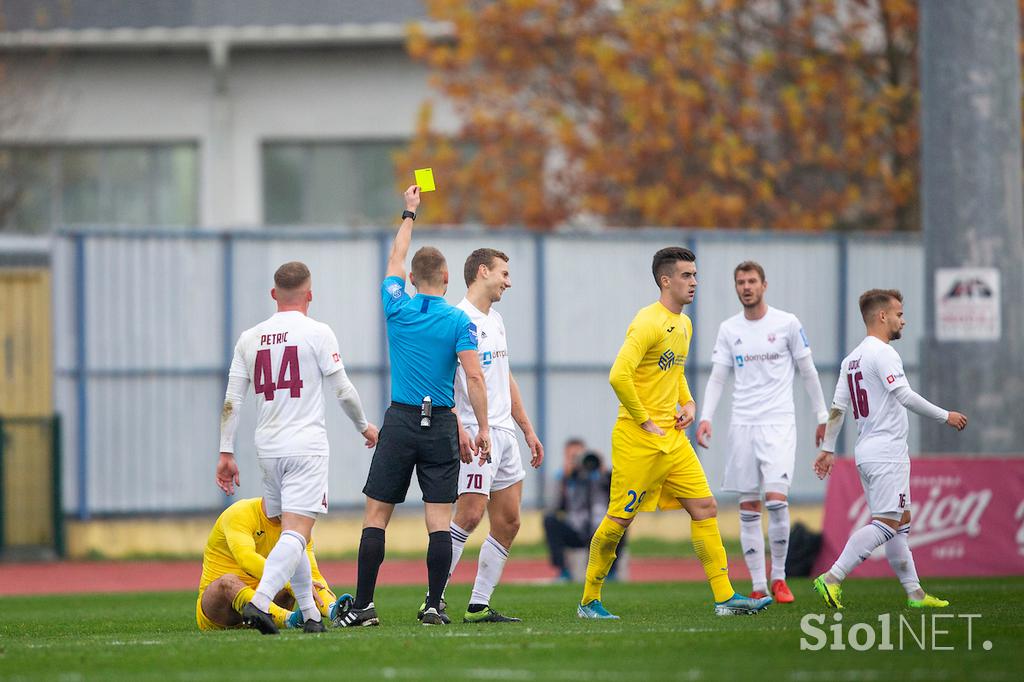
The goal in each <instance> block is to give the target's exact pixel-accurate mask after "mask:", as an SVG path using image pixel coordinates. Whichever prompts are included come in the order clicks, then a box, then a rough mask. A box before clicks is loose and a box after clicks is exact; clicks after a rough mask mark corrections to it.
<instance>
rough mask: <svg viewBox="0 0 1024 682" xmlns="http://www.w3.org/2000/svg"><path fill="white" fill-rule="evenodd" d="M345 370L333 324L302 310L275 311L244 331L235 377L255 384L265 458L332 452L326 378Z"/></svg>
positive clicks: (235, 361) (258, 429)
mask: <svg viewBox="0 0 1024 682" xmlns="http://www.w3.org/2000/svg"><path fill="white" fill-rule="evenodd" d="M343 368H344V365H343V364H342V361H341V354H340V352H339V351H338V339H337V338H336V337H335V336H334V332H333V331H331V328H330V327H328V326H327V325H326V324H324V323H323V322H317V321H316V320H314V319H312V318H311V317H307V316H306V315H303V314H302V313H300V312H298V311H288V312H282V313H276V314H275V315H273V316H272V317H270V318H269V319H267V320H264V321H263V322H260V323H259V324H258V325H256V326H255V327H253V328H251V329H247V330H246V331H244V332H242V335H241V336H240V337H239V338H238V343H237V344H236V345H235V356H234V359H233V360H232V361H231V371H230V376H233V377H240V378H245V379H249V381H250V382H252V387H253V390H254V391H255V394H256V403H257V406H258V413H257V418H256V451H257V453H258V455H259V456H260V457H286V456H289V455H322V456H324V457H326V456H328V455H329V454H330V449H329V446H328V444H327V427H326V424H325V422H324V398H323V391H322V386H323V378H324V377H325V376H330V375H331V374H334V373H335V372H338V371H340V370H341V369H343Z"/></svg>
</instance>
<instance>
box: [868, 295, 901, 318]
mask: <svg viewBox="0 0 1024 682" xmlns="http://www.w3.org/2000/svg"><path fill="white" fill-rule="evenodd" d="M894 300H895V301H899V302H900V303H903V294H901V293H900V290H899V289H868V290H867V291H865V292H864V293H863V294H861V295H860V316H861V317H863V318H864V322H865V324H866V323H867V322H868V319H869V318H870V317H872V316H873V315H874V314H875V313H877V312H878V311H879V310H881V309H882V308H886V307H888V306H889V304H890V303H891V302H892V301H894Z"/></svg>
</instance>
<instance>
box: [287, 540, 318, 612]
mask: <svg viewBox="0 0 1024 682" xmlns="http://www.w3.org/2000/svg"><path fill="white" fill-rule="evenodd" d="M291 583H292V592H293V593H294V594H295V603H296V604H298V606H299V610H301V611H302V618H303V620H320V608H319V607H317V605H316V600H315V599H313V573H312V570H311V568H310V565H309V555H308V554H306V550H305V548H303V550H302V554H300V555H299V562H298V563H297V564H296V565H295V572H294V573H292V580H291Z"/></svg>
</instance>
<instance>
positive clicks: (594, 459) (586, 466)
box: [580, 450, 601, 473]
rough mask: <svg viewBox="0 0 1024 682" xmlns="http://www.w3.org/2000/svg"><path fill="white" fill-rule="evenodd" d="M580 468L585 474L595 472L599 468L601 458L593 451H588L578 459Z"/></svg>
mask: <svg viewBox="0 0 1024 682" xmlns="http://www.w3.org/2000/svg"><path fill="white" fill-rule="evenodd" d="M580 467H582V469H583V471H585V472H587V473H590V472H592V471H597V470H598V469H600V468H601V457H600V456H599V455H598V454H597V453H596V452H594V451H593V450H588V451H587V452H585V453H584V454H583V457H582V458H581V459H580Z"/></svg>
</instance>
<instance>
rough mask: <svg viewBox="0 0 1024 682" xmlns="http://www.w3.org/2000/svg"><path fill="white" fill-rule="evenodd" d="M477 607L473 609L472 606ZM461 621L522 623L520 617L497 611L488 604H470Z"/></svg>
mask: <svg viewBox="0 0 1024 682" xmlns="http://www.w3.org/2000/svg"><path fill="white" fill-rule="evenodd" d="M474 606H475V607H479V608H478V609H477V610H475V611H474V610H473V607H474ZM462 622H463V623H522V622H523V621H522V619H521V618H513V617H512V616H506V615H503V614H501V613H498V612H497V611H495V610H494V609H492V608H491V607H490V605H488V604H470V605H469V608H468V609H466V615H465V616H463V617H462Z"/></svg>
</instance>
